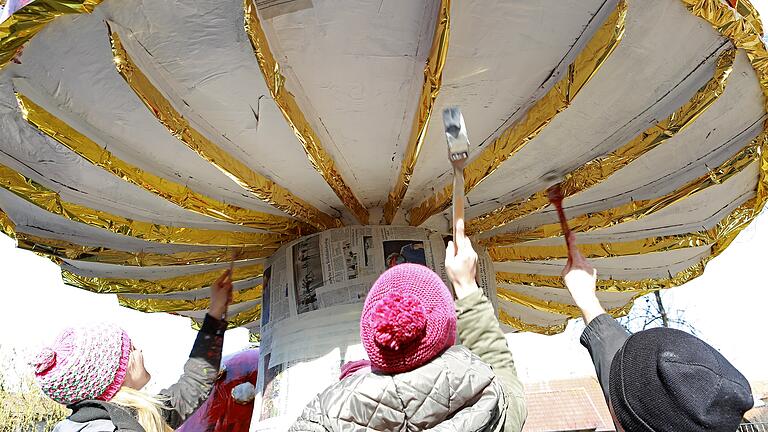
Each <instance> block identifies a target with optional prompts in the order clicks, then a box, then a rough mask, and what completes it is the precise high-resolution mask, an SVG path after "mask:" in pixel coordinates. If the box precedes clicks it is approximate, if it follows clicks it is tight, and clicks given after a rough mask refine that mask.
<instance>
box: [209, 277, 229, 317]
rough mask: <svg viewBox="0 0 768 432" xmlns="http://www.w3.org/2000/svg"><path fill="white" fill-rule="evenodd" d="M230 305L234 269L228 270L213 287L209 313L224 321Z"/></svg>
mask: <svg viewBox="0 0 768 432" xmlns="http://www.w3.org/2000/svg"><path fill="white" fill-rule="evenodd" d="M230 303H232V269H227V270H225V271H224V273H222V275H221V276H219V278H218V279H216V282H214V283H213V285H211V308H210V309H209V310H208V313H209V314H210V315H211V316H212V317H214V318H216V319H223V318H224V317H225V316H226V315H227V308H229V304H230Z"/></svg>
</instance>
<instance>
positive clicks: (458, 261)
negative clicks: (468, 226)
mask: <svg viewBox="0 0 768 432" xmlns="http://www.w3.org/2000/svg"><path fill="white" fill-rule="evenodd" d="M445 272H446V273H448V279H450V280H451V283H452V284H453V289H454V291H455V292H456V297H457V298H459V299H461V298H464V297H466V296H468V295H470V294H472V293H473V292H475V291H477V290H478V289H479V288H478V286H477V281H476V276H477V252H475V249H474V248H473V247H472V241H471V240H469V237H467V236H466V235H465V234H464V220H463V219H458V220H457V221H456V236H455V238H454V239H453V241H450V242H448V247H447V248H446V249H445Z"/></svg>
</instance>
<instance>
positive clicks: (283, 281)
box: [261, 251, 291, 329]
mask: <svg viewBox="0 0 768 432" xmlns="http://www.w3.org/2000/svg"><path fill="white" fill-rule="evenodd" d="M286 270H287V269H286V260H285V251H281V252H278V253H276V254H275V255H274V256H273V258H272V260H271V263H270V264H268V267H267V268H266V269H265V270H264V282H263V286H264V290H263V294H262V295H263V298H262V302H261V303H262V313H261V327H262V329H263V328H264V327H265V326H269V325H271V324H272V323H277V322H280V321H282V320H284V319H286V318H288V316H289V314H290V307H289V305H290V303H289V298H288V289H289V286H290V285H291V283H289V281H288V277H287V274H286V273H287V271H286Z"/></svg>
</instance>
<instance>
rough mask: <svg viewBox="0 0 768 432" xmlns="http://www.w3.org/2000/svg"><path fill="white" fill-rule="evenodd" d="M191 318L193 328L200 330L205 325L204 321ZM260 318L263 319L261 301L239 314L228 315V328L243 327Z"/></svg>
mask: <svg viewBox="0 0 768 432" xmlns="http://www.w3.org/2000/svg"><path fill="white" fill-rule="evenodd" d="M191 320H192V328H193V329H195V330H200V328H201V327H202V326H203V322H202V321H200V320H197V319H195V318H191ZM259 320H261V303H259V304H257V305H256V306H254V307H252V308H250V309H248V310H246V311H243V312H240V313H239V314H236V315H234V316H231V317H227V329H233V328H237V327H242V326H244V325H246V324H250V323H252V322H256V321H259Z"/></svg>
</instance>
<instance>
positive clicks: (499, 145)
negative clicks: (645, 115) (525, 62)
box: [408, 0, 627, 226]
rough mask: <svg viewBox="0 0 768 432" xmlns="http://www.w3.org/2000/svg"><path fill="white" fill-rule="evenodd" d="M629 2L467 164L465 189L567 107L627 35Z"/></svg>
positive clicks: (416, 219)
mask: <svg viewBox="0 0 768 432" xmlns="http://www.w3.org/2000/svg"><path fill="white" fill-rule="evenodd" d="M626 15H627V3H626V1H625V0H620V1H619V3H618V4H617V5H616V8H615V9H614V11H613V12H612V13H611V15H610V16H609V17H608V18H607V19H606V20H605V23H603V25H602V26H601V27H600V28H599V29H598V30H597V32H596V33H595V35H594V36H593V37H592V39H591V40H590V41H589V43H588V44H587V45H586V46H585V47H584V49H583V50H582V51H581V52H580V53H579V55H578V56H577V57H576V59H575V60H574V61H573V63H571V64H570V65H569V66H568V73H567V74H565V76H564V77H563V78H562V79H561V80H560V81H559V82H557V83H556V84H555V85H554V87H552V88H551V89H550V90H549V91H548V92H547V93H546V94H545V95H544V96H543V97H542V98H541V99H539V100H538V101H536V103H535V104H534V105H533V106H532V107H531V109H530V110H528V112H527V113H526V114H525V116H524V117H523V118H522V119H521V120H520V121H518V122H516V123H515V124H513V125H512V126H510V127H509V128H507V129H506V130H505V131H504V132H503V133H502V134H501V135H500V136H499V137H497V138H496V139H495V140H493V142H491V143H490V144H488V145H487V146H486V147H485V148H484V149H483V150H482V151H481V152H480V155H479V156H478V157H477V158H476V159H474V160H472V161H471V162H470V163H469V164H468V165H467V166H466V167H465V168H464V192H465V193H469V192H470V191H471V190H472V189H473V188H474V187H475V186H477V185H479V184H480V183H481V182H483V181H484V180H485V179H487V178H488V177H489V176H490V175H491V174H493V173H494V172H495V171H496V169H498V168H499V166H501V164H502V163H504V162H505V161H506V160H507V159H509V158H511V157H512V156H514V155H515V154H516V153H517V152H518V151H519V150H520V149H521V148H523V146H525V145H526V144H528V143H529V142H530V141H531V140H533V139H534V138H535V137H536V136H537V135H538V134H539V133H540V132H541V131H542V130H543V129H544V128H545V127H546V126H547V125H548V124H549V123H550V122H551V121H552V120H553V119H554V118H555V116H557V114H558V113H560V112H562V111H564V110H565V109H567V108H568V107H569V106H570V105H571V103H572V102H573V99H574V98H575V97H576V95H577V94H578V93H579V91H581V89H582V88H584V86H585V85H586V84H587V82H589V80H590V79H591V78H592V77H593V76H594V75H595V74H596V73H597V71H598V70H599V69H600V67H601V66H602V65H603V63H604V62H605V60H607V59H608V57H609V56H610V55H611V53H612V52H613V50H614V49H615V48H616V47H617V46H618V44H619V42H620V41H621V39H622V38H623V36H624V24H625V19H626ZM452 197H453V184H452V183H449V184H448V185H446V186H445V187H444V188H443V189H441V190H440V191H439V192H437V193H436V194H435V195H433V196H431V197H429V198H427V199H426V200H424V201H423V202H422V203H421V204H419V205H418V206H417V207H415V208H413V209H411V210H410V212H409V220H408V222H409V223H410V224H411V225H413V226H419V225H421V224H422V223H424V222H425V221H426V220H427V219H428V218H429V217H430V216H432V215H434V214H436V213H439V212H441V211H444V210H445V209H447V208H448V207H449V206H450V205H451V199H452Z"/></svg>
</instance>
